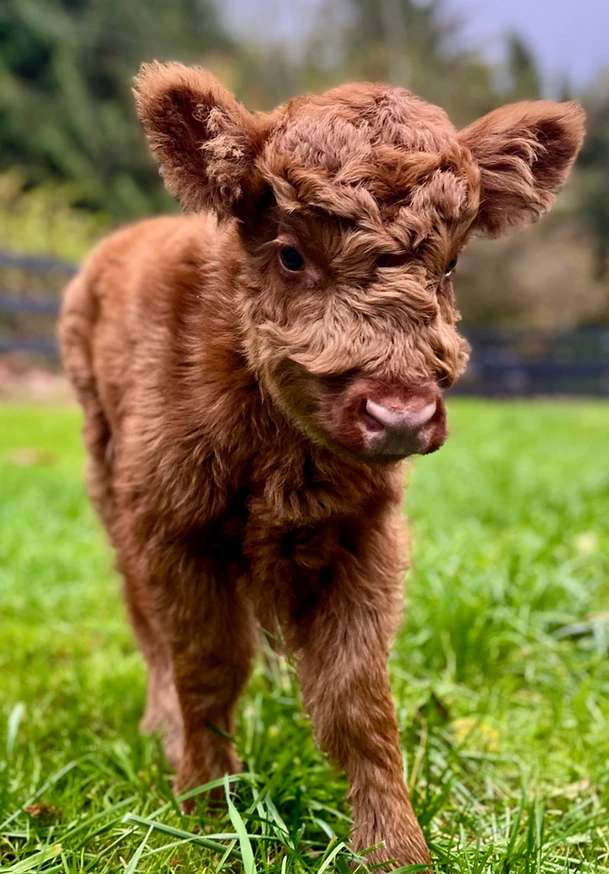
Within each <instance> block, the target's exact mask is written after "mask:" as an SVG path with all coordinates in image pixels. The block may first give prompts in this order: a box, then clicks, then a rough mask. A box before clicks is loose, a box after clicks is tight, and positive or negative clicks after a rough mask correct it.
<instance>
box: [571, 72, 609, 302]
mask: <svg viewBox="0 0 609 874" xmlns="http://www.w3.org/2000/svg"><path fill="white" fill-rule="evenodd" d="M585 105H586V113H587V127H588V133H587V136H586V139H585V141H584V146H583V148H582V152H581V155H580V159H579V168H580V172H579V179H580V185H579V210H578V212H579V215H580V217H581V219H582V221H583V223H584V225H585V227H586V228H587V229H588V230H589V232H590V233H591V235H592V237H593V239H594V242H595V246H594V249H595V274H596V277H597V278H598V279H604V280H605V281H606V282H607V284H608V285H609V73H607V74H606V75H605V76H604V77H602V78H601V79H599V81H598V82H597V83H596V85H595V86H594V88H593V89H591V91H590V93H589V95H588V97H587V99H586V101H585ZM607 294H608V297H609V288H608V292H607ZM607 308H608V311H609V303H608V307H607Z"/></svg>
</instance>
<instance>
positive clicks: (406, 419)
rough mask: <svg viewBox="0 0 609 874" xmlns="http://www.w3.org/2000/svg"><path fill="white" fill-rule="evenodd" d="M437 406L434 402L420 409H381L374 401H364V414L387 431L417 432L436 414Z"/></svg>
mask: <svg viewBox="0 0 609 874" xmlns="http://www.w3.org/2000/svg"><path fill="white" fill-rule="evenodd" d="M437 408H438V405H437V403H436V402H435V401H432V403H431V404H426V405H425V406H424V407H423V408H422V409H420V410H417V411H416V412H415V411H413V410H404V409H397V410H396V409H393V410H390V409H389V408H388V407H383V406H381V404H377V403H375V402H374V401H371V400H367V401H366V412H367V413H368V415H369V416H371V417H372V418H373V419H375V420H376V421H377V422H378V423H379V424H380V425H382V426H383V427H384V428H387V430H391V429H394V428H396V429H398V430H404V431H418V430H419V429H421V428H422V427H423V425H426V424H427V423H428V422H429V420H430V419H431V418H432V417H433V415H434V413H435V412H436V410H437Z"/></svg>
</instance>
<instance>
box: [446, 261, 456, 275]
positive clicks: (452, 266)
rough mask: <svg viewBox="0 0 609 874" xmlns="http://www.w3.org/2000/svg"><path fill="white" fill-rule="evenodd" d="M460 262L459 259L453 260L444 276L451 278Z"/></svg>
mask: <svg viewBox="0 0 609 874" xmlns="http://www.w3.org/2000/svg"><path fill="white" fill-rule="evenodd" d="M458 260H459V259H458V258H453V260H452V261H451V262H450V264H449V265H448V267H447V268H446V270H445V272H444V276H450V275H451V274H452V273H454V272H455V267H456V266H457V261H458Z"/></svg>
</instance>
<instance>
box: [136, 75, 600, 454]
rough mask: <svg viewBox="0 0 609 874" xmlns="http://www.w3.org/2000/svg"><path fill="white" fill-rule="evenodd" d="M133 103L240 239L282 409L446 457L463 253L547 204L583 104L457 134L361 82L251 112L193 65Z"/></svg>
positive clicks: (186, 180)
mask: <svg viewBox="0 0 609 874" xmlns="http://www.w3.org/2000/svg"><path fill="white" fill-rule="evenodd" d="M135 94H136V99H137V103H138V109H139V114H140V118H141V120H142V123H143V125H144V128H145V130H146V133H147V135H148V138H149V141H150V145H151V147H152V150H153V152H154V153H155V155H156V157H157V159H158V161H159V163H160V168H161V173H162V175H163V177H164V179H165V183H166V185H167V187H168V189H169V190H170V191H171V192H172V194H174V195H175V196H176V197H177V198H178V199H179V200H180V201H181V203H182V205H183V207H184V208H185V209H187V210H190V211H204V210H208V211H209V210H213V211H215V212H216V213H217V215H218V217H219V218H220V219H221V220H222V219H228V220H231V221H232V223H233V225H234V227H235V228H236V229H237V230H236V233H233V234H228V235H227V239H229V240H230V241H231V246H232V248H233V249H234V250H236V251H232V252H224V253H223V255H222V257H223V258H224V259H226V262H227V263H230V264H231V268H230V269H231V271H232V273H231V276H232V279H231V287H232V288H233V292H234V302H233V303H234V312H235V319H236V321H237V322H238V323H239V325H240V330H241V336H242V338H243V348H244V351H245V354H246V356H247V358H248V361H249V364H250V366H251V367H252V368H253V369H254V370H255V371H256V373H257V374H258V377H259V379H260V383H261V385H262V386H263V388H264V389H265V390H266V391H267V392H268V393H269V394H270V395H271V396H272V398H273V400H274V401H275V403H277V404H278V405H279V406H280V407H281V408H282V410H283V411H284V413H285V414H286V415H287V416H288V418H289V419H290V420H291V421H292V422H293V423H294V424H296V425H297V426H298V427H299V428H300V429H301V430H302V431H304V432H305V433H306V434H307V435H308V436H309V437H310V438H312V439H313V440H316V441H320V442H323V443H325V444H327V445H330V446H331V447H332V448H334V449H335V450H338V451H341V452H346V453H349V454H352V455H356V456H358V457H360V458H362V459H364V460H367V461H377V462H383V461H395V460H397V459H399V458H403V457H405V456H407V455H412V454H414V453H427V452H431V451H433V450H435V449H437V448H439V446H441V445H442V443H443V442H444V440H445V439H446V435H447V428H446V414H445V408H444V403H443V400H442V390H443V389H446V388H448V387H449V386H451V385H452V384H453V383H454V381H455V380H456V379H457V378H458V377H459V375H460V374H461V373H462V371H463V369H464V367H465V365H466V362H467V356H468V348H467V343H466V342H465V340H464V339H463V338H462V337H461V336H460V335H459V333H458V332H457V329H456V322H457V321H458V317H459V316H458V312H457V310H456V308H455V301H454V296H453V272H454V268H455V265H456V263H457V258H458V255H459V253H460V252H461V250H462V249H463V247H464V246H465V244H466V242H467V240H468V239H469V237H470V236H471V235H472V234H473V233H476V232H478V233H483V234H487V235H489V236H493V237H496V236H500V235H502V234H505V233H508V232H510V231H513V230H516V229H517V228H519V227H521V226H523V225H524V224H526V223H528V222H531V221H534V220H535V219H537V218H538V217H539V216H540V215H541V214H542V213H544V212H545V211H546V210H548V209H549V207H550V206H551V204H552V201H553V198H554V192H555V191H556V189H557V188H558V187H559V186H560V185H561V184H562V183H563V182H564V181H565V179H566V177H567V175H568V172H569V169H570V167H571V164H572V162H573V160H574V158H575V156H576V154H577V151H578V149H579V146H580V144H581V141H582V137H583V113H582V111H581V109H580V108H579V107H578V106H577V105H576V104H574V103H553V102H550V101H545V100H542V101H536V102H529V103H518V104H514V105H510V106H505V107H502V108H500V109H497V110H495V111H494V112H491V113H490V114H489V115H486V116H484V117H483V118H481V119H479V120H478V121H476V122H474V123H473V124H471V125H470V126H469V127H467V128H465V129H464V130H461V131H457V130H456V129H455V128H454V127H453V125H452V124H451V123H450V121H449V119H448V118H447V116H446V114H445V113H444V112H443V110H441V109H439V108H438V107H436V106H431V105H429V104H427V103H425V102H423V101H421V100H419V99H417V98H416V97H414V96H413V95H411V94H410V93H409V92H408V91H405V90H403V89H401V88H390V87H388V86H385V85H378V84H353V85H345V86H343V87H340V88H336V89H334V90H332V91H328V92H327V93H326V94H324V95H322V96H314V95H309V96H306V97H299V98H296V99H294V100H291V101H290V102H289V103H287V104H285V105H284V106H281V107H279V108H278V109H276V110H275V111H273V112H271V113H268V114H259V115H253V114H251V113H250V112H248V111H247V110H246V109H245V108H244V107H243V106H242V105H241V104H239V103H238V102H237V101H236V100H235V98H234V97H233V96H232V95H231V94H230V93H228V92H227V91H226V90H225V89H224V88H223V87H222V86H221V85H220V84H219V83H218V82H217V81H216V80H215V79H214V77H213V76H211V75H210V74H209V73H207V72H205V71H203V70H200V69H195V68H188V67H183V66H181V65H178V64H168V65H160V64H151V65H148V66H145V67H144V68H143V69H142V72H141V73H140V75H139V77H138V79H137V80H136V88H135ZM235 240H238V244H237V245H236V246H235Z"/></svg>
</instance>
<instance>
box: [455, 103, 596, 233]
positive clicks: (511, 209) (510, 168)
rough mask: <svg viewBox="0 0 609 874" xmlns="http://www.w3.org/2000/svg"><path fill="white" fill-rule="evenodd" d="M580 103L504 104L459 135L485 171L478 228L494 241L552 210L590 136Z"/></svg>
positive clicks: (482, 174)
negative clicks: (585, 133)
mask: <svg viewBox="0 0 609 874" xmlns="http://www.w3.org/2000/svg"><path fill="white" fill-rule="evenodd" d="M584 121H585V117H584V112H583V110H582V108H581V107H580V106H579V105H578V104H577V103H554V102H553V101H550V100H537V101H529V102H524V103H514V104H511V105H508V106H502V107H501V108H500V109H496V110H494V112H490V113H489V114H488V115H485V116H483V117H482V118H479V119H478V120H477V121H474V122H473V123H472V124H470V125H469V126H468V127H466V128H464V129H463V130H462V131H460V133H459V139H460V142H461V143H462V144H463V145H464V146H467V147H468V148H469V150H470V151H471V153H472V155H473V157H474V159H475V160H476V161H477V163H478V166H479V167H480V183H481V195H480V210H479V213H478V217H477V220H476V225H475V227H477V229H478V230H479V231H481V232H482V233H485V234H487V235H488V236H490V237H500V236H501V235H502V234H507V233H510V232H511V231H515V230H518V228H520V227H522V226H523V225H525V224H528V223H529V222H533V221H535V220H536V219H538V218H539V216H541V215H543V213H544V212H547V210H548V209H550V207H551V206H552V203H553V202H554V197H555V193H556V191H557V189H558V188H560V186H561V185H562V184H563V183H564V182H565V181H566V179H567V177H568V175H569V171H570V169H571V165H572V164H573V161H574V160H575V157H576V155H577V153H578V151H579V149H580V146H581V144H582V140H583V137H584Z"/></svg>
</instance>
